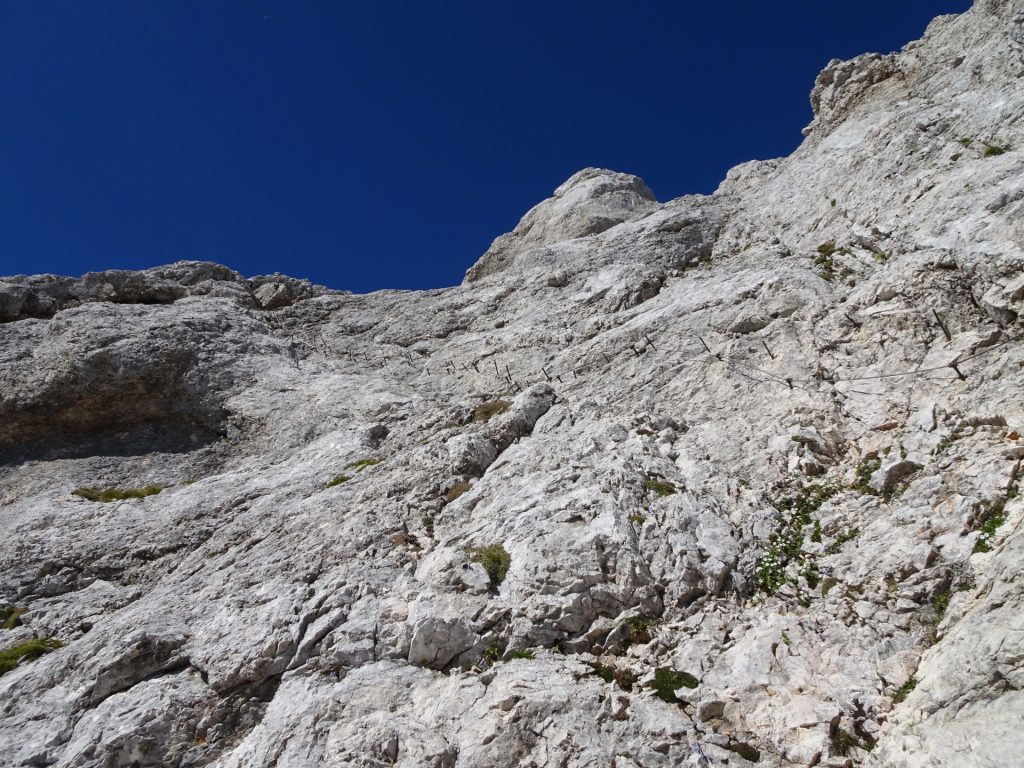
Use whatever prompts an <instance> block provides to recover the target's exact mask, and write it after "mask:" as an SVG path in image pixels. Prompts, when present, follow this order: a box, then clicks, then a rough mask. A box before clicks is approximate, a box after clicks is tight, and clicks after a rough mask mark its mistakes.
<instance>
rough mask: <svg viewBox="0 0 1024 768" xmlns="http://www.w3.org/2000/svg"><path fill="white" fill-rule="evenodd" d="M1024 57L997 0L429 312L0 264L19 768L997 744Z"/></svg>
mask: <svg viewBox="0 0 1024 768" xmlns="http://www.w3.org/2000/svg"><path fill="white" fill-rule="evenodd" d="M1022 77H1024V2H1022V0H1012V1H1011V0H985V1H984V2H978V3H976V4H975V6H974V7H973V8H972V9H971V10H970V11H968V12H967V13H965V14H963V15H961V16H949V17H940V18H939V19H936V20H935V21H934V22H933V23H932V24H931V25H930V26H929V28H928V30H927V32H926V33H925V35H924V37H923V38H922V39H921V40H920V41H917V42H914V43H911V44H909V45H908V46H906V47H905V48H904V50H902V51H900V52H898V53H895V54H887V55H867V56H862V57H858V58H857V59H855V60H853V61H852V62H832V63H830V64H829V65H828V66H827V68H826V70H825V71H824V72H823V73H822V75H821V76H819V78H818V80H817V82H816V84H815V86H814V92H813V95H812V101H813V103H814V106H815V111H816V116H815V120H814V122H813V123H812V124H811V126H809V129H808V131H807V136H806V138H805V140H804V142H803V144H802V145H801V147H800V148H799V149H797V151H796V152H794V153H793V155H791V156H790V157H787V158H780V159H775V160H770V161H760V162H751V163H746V164H744V165H742V166H739V167H737V168H735V169H733V170H732V171H730V173H729V174H728V175H727V177H726V179H725V180H724V181H723V182H722V184H721V186H720V188H719V189H718V191H717V192H716V193H715V194H713V195H708V196H687V197H683V198H679V199H677V200H671V201H668V202H665V203H658V202H657V201H656V200H655V199H654V196H653V195H652V194H651V192H650V190H649V189H648V188H647V187H646V185H644V183H643V182H642V181H640V180H639V179H637V178H636V177H634V176H628V175H625V174H617V173H613V172H611V171H603V170H597V169H587V170H585V171H582V172H580V173H579V174H577V175H575V176H573V177H572V178H571V179H569V181H567V182H566V183H565V184H563V185H562V186H561V187H559V189H558V190H556V192H555V194H554V196H553V197H552V198H551V199H549V200H546V201H544V202H542V203H540V204H539V205H538V206H536V207H535V208H534V209H532V210H531V211H530V212H528V213H527V214H526V216H525V217H524V218H523V220H522V222H520V224H519V225H518V226H517V227H516V228H515V230H513V232H511V233H509V234H508V235H503V236H502V237H500V238H498V239H497V240H496V241H495V243H494V245H492V247H491V248H490V249H489V250H488V252H487V253H486V254H484V256H483V257H482V258H481V259H480V261H479V262H478V263H477V264H476V265H475V266H473V267H472V268H471V269H470V270H469V272H468V273H467V279H466V281H465V282H464V283H463V284H462V285H460V286H456V287H453V288H449V289H444V290H435V291H424V292H406V291H380V292H377V293H373V294H368V295H352V294H349V293H346V292H341V291H330V290H327V289H325V288H321V287H319V286H314V285H311V284H309V283H308V282H305V281H301V280H295V279H292V278H287V277H283V276H280V275H271V276H263V277H256V278H251V279H246V278H243V277H241V276H240V275H238V274H236V273H234V272H232V271H231V270H229V269H227V268H226V267H222V266H219V265H215V264H205V263H196V262H180V263H177V264H172V265H169V266H166V267H160V268H157V269H153V270H146V271H144V272H125V271H111V272H102V273H95V274H90V275H86V276H84V277H83V278H80V279H72V278H63V277H55V276H52V275H42V276H32V277H29V276H16V277H7V278H0V382H3V384H2V387H0V524H2V527H3V531H4V537H3V539H2V540H0V619H2V621H0V625H2V626H3V628H2V629H0V764H3V765H11V766H62V767H63V766H67V767H70V766H79V767H82V766H97V767H98V766H158V765H176V766H205V765H217V766H238V767H239V768H241V767H242V766H245V767H246V768H250V767H252V766H268V767H269V766H280V767H284V766H338V767H339V768H340V767H341V766H363V767H365V768H370V767H371V766H372V767H377V766H405V767H407V768H413V767H416V768H419V767H420V766H436V767H437V768H441V767H445V768H478V767H484V768H486V767H489V766H495V767H498V766H523V768H525V767H526V766H567V767H573V768H577V767H582V766H592V765H615V766H619V767H620V768H621V767H623V766H630V767H633V768H635V767H639V766H645V767H647V768H650V767H652V766H665V767H666V768H667V767H668V766H680V765H686V766H695V767H700V768H707V766H709V765H714V766H731V767H733V768H746V767H747V766H759V767H760V766H767V767H769V768H774V767H776V766H779V767H781V766H808V765H820V766H830V768H839V767H840V766H852V765H863V766H877V767H878V768H882V767H883V766H884V767H885V768H925V766H938V765H947V766H954V765H955V766H958V767H959V766H968V767H971V766H975V767H977V768H981V767H982V766H1004V765H1013V764H1015V763H1016V762H1018V757H1019V755H1020V754H1022V752H1024V735H1022V734H1024V732H1022V730H1021V728H1020V720H1021V716H1022V714H1024V700H1022V698H1021V693H1020V691H1021V686H1022V684H1024V680H1022V679H1021V678H1022V671H1021V670H1022V667H1021V659H1022V658H1024V623H1022V622H1024V619H1022V617H1024V581H1022V579H1021V577H1020V574H1019V571H1020V567H1019V566H1020V562H1021V558H1022V557H1024V532H1022V531H1024V529H1022V526H1021V521H1022V519H1024V504H1022V497H1021V495H1020V494H1019V487H1020V483H1021V461H1022V458H1024V439H1022V434H1024V391H1022V389H1024V387H1022V381H1024V378H1022V372H1024V287H1022V286H1024V282H1022V280H1024V250H1022V243H1024V231H1022V222H1024V162H1022V161H1024V122H1022V121H1021V120H1020V115H1021V114H1024V89H1022V88H1021V85H1020V84H1021V83H1022V82H1024V79H1022ZM111 489H114V490H111ZM76 491H77V493H76Z"/></svg>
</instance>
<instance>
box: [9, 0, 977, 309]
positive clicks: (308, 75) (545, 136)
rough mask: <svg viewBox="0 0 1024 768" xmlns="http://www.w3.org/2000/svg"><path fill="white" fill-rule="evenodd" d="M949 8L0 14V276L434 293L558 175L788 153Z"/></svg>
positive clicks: (372, 0) (659, 187) (268, 3)
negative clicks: (297, 283)
mask: <svg viewBox="0 0 1024 768" xmlns="http://www.w3.org/2000/svg"><path fill="white" fill-rule="evenodd" d="M969 5H970V2H969V0H856V2H854V0H836V1H835V2H825V1H823V0H775V2H764V1H763V0H747V1H744V0H734V1H733V2H701V3H697V2H687V1H686V0H674V1H669V0H665V1H664V2H644V1H643V0H618V2H607V1H605V0H565V1H560V0H543V1H540V0H517V2H501V1H500V0H491V1H487V0H473V1H472V2H469V1H467V0H433V2H425V1H424V2H414V1H413V0H407V1H406V2H390V1H388V0H363V1H362V2H345V1H342V0H335V1H333V2H327V1H324V2H306V1H304V0H288V1H287V2H284V1H281V2H278V1H277V0H265V1H262V2H243V1H242V0H213V1H211V0H194V1H189V0H168V1H166V2H133V1H130V0H121V2H110V1H109V0H88V1H86V0H60V1H57V0H31V1H30V2H14V1H13V0H11V1H9V2H6V3H3V5H2V6H0V274H15V273H36V272H54V273H58V274H71V275H79V274H81V273H83V272H86V271H90V270H98V269H109V268H143V267H148V266H154V265H156V264H161V263H166V262H170V261H175V260H178V259H209V260H213V261H219V262H222V263H224V264H227V265H229V266H231V267H233V268H234V269H236V270H238V271H240V272H242V273H243V274H245V275H254V274H262V273H267V272H283V273H286V274H290V275H294V276H297V277H308V278H310V279H311V280H313V281H315V282H319V283H323V284H326V285H329V286H331V287H333V288H344V289H349V290H353V291H359V292H361V291H368V290H374V289H377V288H431V287H441V286H446V285H454V284H456V283H458V282H459V281H460V280H461V278H462V274H463V272H464V271H465V270H466V268H467V267H469V266H470V265H471V264H472V263H473V262H474V261H475V260H476V259H477V257H478V256H479V255H480V254H481V253H483V251H484V250H486V248H487V246H488V245H489V244H490V241H491V240H492V239H493V238H494V237H496V236H497V235H499V234H501V233H502V232H506V231H508V230H509V229H511V228H512V227H513V226H514V225H515V223H516V221H518V219H519V217H520V216H521V215H522V214H523V213H524V212H525V211H526V210H527V209H528V208H529V207H530V206H532V205H533V204H535V203H536V202H538V201H540V200H541V199H543V198H545V197H547V196H548V195H549V194H550V193H551V191H552V190H553V189H554V188H555V187H556V186H557V185H558V184H560V183H561V182H562V181H563V180H565V179H566V178H567V177H568V176H570V175H571V174H572V173H574V172H575V171H577V170H579V169H580V168H583V167H586V166H602V167H607V168H612V169H615V170H620V171H626V172H630V173H635V174H637V175H639V176H641V177H643V178H644V179H645V180H646V181H647V183H648V184H649V185H650V186H651V188H652V189H653V190H654V192H655V194H657V196H658V198H659V199H660V200H667V199H671V198H673V197H677V196H679V195H682V194H686V193H691V192H710V191H712V190H713V189H714V188H715V187H716V186H717V185H718V182H719V181H720V180H721V179H722V177H723V176H724V174H725V172H726V170H727V169H728V168H729V167H730V166H732V165H735V164H736V163H739V162H743V161H745V160H751V159H764V158H770V157H776V156H779V155H784V154H787V153H789V152H790V151H792V150H793V149H794V148H795V147H796V146H797V144H798V143H799V142H800V139H801V136H800V129H801V128H802V127H803V126H805V125H806V124H807V123H808V122H809V121H810V117H811V112H810V106H809V102H808V93H809V92H810V89H811V86H812V84H813V80H814V77H815V76H816V75H817V73H818V71H819V70H820V69H821V68H822V67H823V66H824V65H825V64H826V63H827V62H828V60H829V59H830V58H833V57H837V58H849V57H852V56H854V55H857V54H859V53H863V52H866V51H881V52H888V51H892V50H896V49H898V48H899V47H901V46H902V45H903V44H905V43H906V42H908V41H909V40H912V39H915V38H917V37H919V36H920V35H921V33H922V32H923V31H924V28H925V26H926V25H927V22H928V21H929V20H930V19H931V18H932V17H933V16H935V15H938V14H941V13H957V12H962V11H964V10H966V9H967V8H968V7H969Z"/></svg>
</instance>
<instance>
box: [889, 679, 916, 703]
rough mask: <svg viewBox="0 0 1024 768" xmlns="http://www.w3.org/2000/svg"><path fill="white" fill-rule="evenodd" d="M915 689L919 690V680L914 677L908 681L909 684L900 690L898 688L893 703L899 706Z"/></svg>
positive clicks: (905, 684) (902, 686)
mask: <svg viewBox="0 0 1024 768" xmlns="http://www.w3.org/2000/svg"><path fill="white" fill-rule="evenodd" d="M915 688H917V678H915V677H912V678H910V679H909V680H907V682H905V683H904V684H903V685H901V686H900V687H899V688H897V689H896V692H895V693H893V695H892V701H893V703H894V704H899V703H900V702H901V701H903V700H904V699H905V698H907V696H909V695H910V692H911V691H912V690H914V689H915Z"/></svg>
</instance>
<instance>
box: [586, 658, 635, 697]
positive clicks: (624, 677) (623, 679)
mask: <svg viewBox="0 0 1024 768" xmlns="http://www.w3.org/2000/svg"><path fill="white" fill-rule="evenodd" d="M589 666H590V668H591V669H592V670H594V674H595V675H597V676H598V677H600V678H601V679H602V680H604V681H605V682H606V683H610V682H612V681H614V682H616V683H618V686H619V688H621V689H622V690H624V691H632V690H633V686H634V685H635V684H636V675H634V674H632V673H631V672H627V671H625V670H620V669H616V668H615V667H609V666H607V665H605V664H599V663H596V662H595V663H593V664H590V665H589Z"/></svg>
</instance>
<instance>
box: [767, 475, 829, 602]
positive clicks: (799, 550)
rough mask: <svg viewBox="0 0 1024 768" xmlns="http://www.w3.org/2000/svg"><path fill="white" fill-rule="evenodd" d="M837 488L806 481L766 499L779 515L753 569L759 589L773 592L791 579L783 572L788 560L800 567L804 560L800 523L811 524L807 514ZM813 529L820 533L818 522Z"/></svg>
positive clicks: (802, 525)
mask: <svg viewBox="0 0 1024 768" xmlns="http://www.w3.org/2000/svg"><path fill="white" fill-rule="evenodd" d="M840 490H842V486H841V485H840V484H839V483H838V482H829V483H809V484H808V485H804V486H800V487H798V488H796V489H793V488H785V487H783V489H782V493H781V495H779V496H777V497H775V498H773V499H770V500H769V501H770V502H771V504H772V506H773V507H775V509H776V510H777V511H778V513H779V514H778V518H777V519H778V527H777V528H776V530H775V532H774V533H772V535H771V536H769V538H768V544H767V546H766V547H765V553H764V555H763V556H762V557H761V559H760V560H759V561H758V563H757V567H756V568H755V570H754V578H755V581H756V583H757V586H758V588H759V589H760V590H761V591H762V592H765V593H767V594H769V595H774V594H775V593H776V592H778V591H779V588H780V587H781V586H782V585H783V584H785V583H786V582H787V581H791V580H792V579H791V577H788V576H787V575H786V569H787V568H788V567H789V565H790V564H791V563H792V564H795V565H797V566H802V565H803V564H804V561H805V557H804V553H803V546H804V531H803V529H804V526H807V525H811V523H812V522H813V520H812V518H811V515H812V514H813V513H814V512H816V511H817V510H818V509H819V508H820V507H821V505H822V504H824V503H825V502H826V501H828V500H829V499H831V498H832V497H833V496H835V495H836V494H837V493H839V491H840ZM816 530H818V531H819V533H820V530H821V526H820V524H819V525H818V527H817V529H816ZM813 535H814V534H813V532H812V537H813ZM816 571H817V568H815V572H816ZM805 578H806V575H805ZM812 578H813V577H812Z"/></svg>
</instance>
